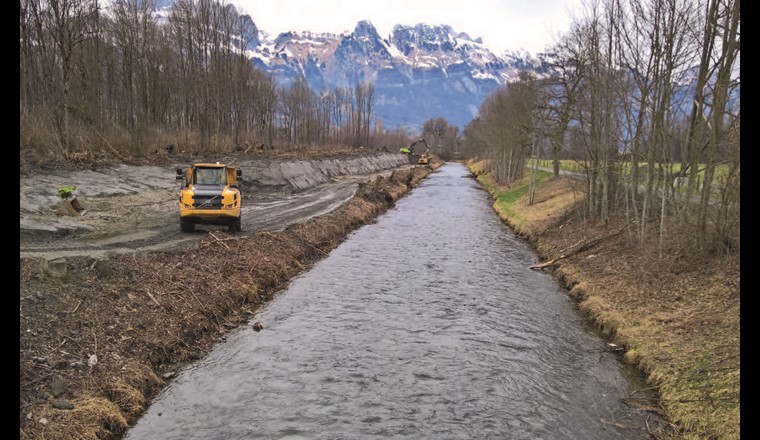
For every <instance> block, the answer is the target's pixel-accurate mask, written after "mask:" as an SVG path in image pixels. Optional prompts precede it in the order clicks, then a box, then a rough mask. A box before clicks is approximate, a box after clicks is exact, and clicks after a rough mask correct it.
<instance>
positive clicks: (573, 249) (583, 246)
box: [528, 224, 628, 269]
mask: <svg viewBox="0 0 760 440" xmlns="http://www.w3.org/2000/svg"><path fill="white" fill-rule="evenodd" d="M627 227H628V225H627V224H626V225H625V226H623V227H622V228H620V229H619V230H618V231H616V232H613V233H611V234H608V235H605V236H603V237H597V238H595V239H593V240H589V241H586V242H583V243H576V244H575V245H573V246H570V248H566V249H563V251H565V250H567V249H570V251H569V252H567V253H565V254H561V255H560V256H559V257H557V258H554V259H551V260H549V261H547V262H544V263H541V264H534V265H532V266H530V267H528V269H544V268H546V267H549V266H554V265H556V264H557V263H558V262H559V261H560V260H564V259H565V258H567V257H572V256H573V255H575V254H577V253H579V252H583V251H586V250H589V249H591V248H592V247H594V246H596V245H597V244H599V243H601V242H603V241H604V240H607V239H608V238H612V237H617V236H618V235H620V234H622V233H623V231H624V230H625V228H627Z"/></svg>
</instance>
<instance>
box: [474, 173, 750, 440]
mask: <svg viewBox="0 0 760 440" xmlns="http://www.w3.org/2000/svg"><path fill="white" fill-rule="evenodd" d="M468 165H469V166H470V169H471V170H472V171H473V173H474V174H476V175H478V180H479V181H480V182H481V183H482V184H483V186H484V187H485V188H486V189H487V190H488V191H489V192H490V193H491V194H492V196H493V198H494V200H495V202H494V209H495V210H496V211H497V212H498V214H499V216H500V217H502V218H503V219H504V220H505V221H506V222H507V223H508V224H510V225H512V226H513V227H514V228H515V229H516V231H517V232H518V233H521V234H522V235H524V236H526V237H528V239H529V240H531V242H532V243H533V244H534V245H535V246H536V248H537V250H538V252H539V254H540V255H541V256H542V258H546V259H552V258H557V257H559V256H560V255H562V254H563V252H565V251H566V250H567V249H568V248H571V247H573V246H575V245H577V244H579V243H584V242H589V241H590V240H593V239H595V238H598V237H604V236H607V235H610V233H611V232H614V231H617V230H620V229H621V228H623V225H624V224H625V220H624V219H623V218H612V219H610V222H609V223H608V224H607V225H604V224H601V223H598V224H597V223H593V222H589V221H583V220H582V219H581V216H579V215H575V211H574V209H573V205H574V204H575V202H576V201H577V200H579V199H580V198H582V197H583V194H582V187H573V182H572V181H571V180H560V179H556V180H555V179H548V178H543V179H540V184H539V187H538V190H537V192H536V202H535V203H534V204H532V205H528V204H527V203H526V200H525V199H527V197H526V196H525V191H524V190H523V188H524V186H525V183H524V182H522V181H520V182H515V183H514V184H513V185H511V186H510V187H501V186H497V185H496V184H495V183H494V182H493V180H491V179H490V177H489V175H488V174H487V173H484V172H483V164H482V163H472V162H471V163H468ZM547 214H548V215H547ZM653 235H655V234H653ZM652 238H653V240H656V237H652ZM656 248H657V246H656V245H655V244H651V245H649V244H648V245H647V246H645V247H644V248H643V249H642V248H641V247H640V246H638V245H636V244H635V243H634V240H630V239H629V237H628V235H627V234H626V233H623V234H620V235H618V236H615V237H613V238H610V239H607V240H604V241H602V242H600V243H599V244H598V245H596V246H594V247H592V248H590V249H588V250H586V251H584V252H579V253H577V254H575V255H573V256H571V257H568V258H566V259H562V260H560V261H559V263H558V264H557V265H556V266H555V267H556V269H555V274H556V275H557V276H558V277H559V278H560V280H561V282H563V284H565V285H566V287H567V288H568V289H570V290H569V294H570V296H572V297H573V298H574V299H575V300H576V301H577V304H578V308H579V310H580V311H581V313H583V314H584V316H586V317H587V318H588V319H589V320H590V321H591V322H593V323H595V325H596V326H597V327H598V328H600V329H601V330H602V331H603V332H604V333H606V334H607V335H609V336H610V337H611V338H612V339H613V340H614V341H615V342H616V343H617V344H618V345H621V346H624V347H625V348H626V353H625V359H626V360H628V361H629V362H632V363H634V364H636V365H637V366H638V367H639V368H640V369H641V370H642V371H643V372H644V373H645V374H646V375H647V378H648V381H649V382H650V383H651V385H652V386H653V387H655V388H656V389H657V390H658V391H659V395H660V402H661V409H662V411H663V412H664V413H665V414H666V415H667V417H668V419H669V420H670V421H671V422H672V423H673V428H674V429H673V432H670V433H660V434H659V435H660V436H662V437H675V438H685V439H736V438H739V437H740V426H739V425H740V423H739V421H740V402H739V392H740V347H739V339H740V325H739V324H740V319H739V305H740V301H739V256H738V255H728V256H726V255H715V256H696V255H697V254H696V253H694V254H691V253H690V252H688V250H684V249H679V248H678V247H677V246H676V244H675V243H674V244H673V247H671V248H669V252H666V253H665V255H664V256H663V257H660V256H659V255H658V254H657V252H656ZM526 270H528V269H527V268H526Z"/></svg>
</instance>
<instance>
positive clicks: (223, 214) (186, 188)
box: [177, 162, 243, 232]
mask: <svg viewBox="0 0 760 440" xmlns="http://www.w3.org/2000/svg"><path fill="white" fill-rule="evenodd" d="M241 180H242V173H241V171H240V169H238V168H236V167H233V166H230V165H224V164H220V163H219V162H216V163H196V164H194V165H191V166H189V167H187V168H184V169H183V168H177V181H179V182H180V185H181V189H180V192H179V227H180V230H181V231H182V232H193V231H194V230H195V225H196V224H206V225H227V228H228V230H229V231H230V232H240V231H241V229H242V228H241V223H240V220H241V206H242V202H243V196H242V194H241V192H240V187H239V183H240V181H241Z"/></svg>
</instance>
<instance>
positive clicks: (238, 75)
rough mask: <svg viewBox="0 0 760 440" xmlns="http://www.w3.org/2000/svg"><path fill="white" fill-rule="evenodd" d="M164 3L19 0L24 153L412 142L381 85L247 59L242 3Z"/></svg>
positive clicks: (58, 155)
mask: <svg viewBox="0 0 760 440" xmlns="http://www.w3.org/2000/svg"><path fill="white" fill-rule="evenodd" d="M106 4H107V10H106ZM154 4H155V1H152V0H113V1H109V2H105V1H103V0H21V2H20V7H21V24H20V36H21V40H20V41H21V42H20V44H21V47H20V95H21V96H20V97H21V102H20V104H21V114H20V131H21V139H20V141H21V146H20V148H21V152H22V157H25V156H29V157H38V158H41V157H46V158H55V159H56V160H61V159H62V160H67V159H77V158H82V157H86V156H92V155H94V154H97V153H98V152H100V151H103V152H107V153H108V154H117V155H122V156H144V155H146V154H149V153H151V152H153V151H155V150H157V149H158V150H161V149H164V148H172V149H173V148H175V147H176V149H177V151H180V150H181V151H186V152H203V151H216V152H218V151H231V150H233V149H238V150H239V149H242V148H247V147H248V146H255V147H256V148H260V149H263V148H281V147H300V148H305V147H314V146H347V147H360V146H371V145H377V146H385V145H390V146H392V147H393V149H394V150H395V151H398V148H399V147H401V146H404V145H407V144H408V142H409V138H408V136H407V133H405V132H404V131H403V130H396V131H393V132H386V131H385V130H383V128H382V121H378V119H377V118H376V117H375V115H374V114H373V100H374V87H373V85H372V84H359V85H357V86H356V87H354V88H336V89H334V90H331V91H326V92H323V93H320V94H317V93H315V92H314V91H312V90H311V89H310V88H309V86H308V84H307V83H306V81H305V80H304V79H303V78H297V79H295V80H294V81H292V83H291V84H290V85H289V86H287V87H278V86H277V85H276V83H275V81H274V80H273V79H272V78H271V77H269V76H267V75H266V74H265V73H263V72H262V71H260V70H258V69H256V68H255V67H254V66H253V65H252V64H251V63H250V61H249V59H248V58H247V56H246V53H245V48H246V45H247V44H246V43H247V42H248V40H250V39H251V38H254V37H255V35H254V28H253V23H252V21H251V20H250V18H248V17H247V16H241V15H239V14H238V13H237V11H236V9H235V7H234V6H232V5H230V4H228V3H225V2H224V1H218V0H177V1H176V2H174V4H173V6H172V7H171V9H170V11H169V13H168V15H166V16H164V17H158V16H157V15H156V14H155V13H154V12H155V11H154Z"/></svg>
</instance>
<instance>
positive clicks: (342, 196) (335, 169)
mask: <svg viewBox="0 0 760 440" xmlns="http://www.w3.org/2000/svg"><path fill="white" fill-rule="evenodd" d="M187 164H188V163H176V164H164V165H162V166H135V165H118V166H115V167H110V168H105V169H97V170H87V171H62V170H59V171H54V172H47V173H43V174H38V175H36V176H28V177H23V178H21V220H20V239H21V241H20V278H19V279H20V289H19V290H20V292H19V315H20V328H19V332H20V340H19V344H20V353H19V358H20V359H19V361H20V364H19V367H20V377H19V379H20V403H19V405H20V413H19V420H20V436H21V438H35V439H36V438H46V439H58V438H60V439H69V438H81V439H102V438H118V437H119V436H120V435H121V434H122V433H123V432H124V431H125V430H126V429H127V428H128V427H129V426H130V425H131V424H132V423H134V422H135V421H136V420H137V418H138V416H139V415H140V414H141V413H142V412H143V411H144V410H145V408H146V407H147V405H148V404H149V402H150V399H152V398H153V397H154V396H155V395H156V394H157V393H158V392H159V391H160V390H161V389H162V388H163V386H165V385H166V383H167V381H169V380H171V378H172V377H173V376H174V375H175V374H176V373H177V372H178V371H179V370H180V369H181V368H182V367H183V366H184V365H186V364H188V363H189V362H192V361H193V360H196V359H199V358H200V357H202V356H203V355H204V354H205V353H207V352H208V350H209V349H210V348H211V347H212V345H213V344H214V343H216V342H218V341H220V340H224V337H225V334H226V333H227V332H229V331H230V330H232V329H234V328H236V327H238V326H240V325H245V324H246V323H248V322H249V321H250V320H251V319H252V318H253V317H254V316H255V312H256V310H257V308H258V307H259V306H260V305H262V304H263V303H265V302H266V301H268V300H269V299H270V298H271V297H272V296H273V295H274V294H275V293H276V292H278V291H280V290H281V289H283V288H284V287H285V286H286V284H287V282H288V280H290V279H291V278H292V277H293V276H296V275H297V274H299V273H301V272H302V271H304V270H305V269H307V268H309V267H310V266H311V265H312V264H314V263H315V262H316V261H318V260H319V259H321V258H323V257H324V256H326V255H327V253H329V251H330V250H331V249H333V248H334V247H336V246H337V245H338V244H339V243H340V242H341V241H342V240H344V239H345V238H346V236H347V235H348V234H349V233H350V232H351V231H352V230H354V229H356V228H358V227H360V226H361V225H364V224H366V223H368V222H371V221H372V220H373V219H374V218H375V217H376V216H377V215H379V214H380V213H382V212H383V211H385V210H386V209H388V208H389V207H391V206H393V204H394V203H395V201H396V200H397V199H398V198H400V197H402V196H403V195H404V194H405V193H406V192H408V191H409V190H410V189H411V188H413V187H414V186H415V185H416V184H417V183H418V182H419V181H420V180H421V179H423V178H424V177H425V176H426V175H427V174H428V173H430V172H431V171H432V170H434V169H435V168H437V167H438V166H440V164H441V163H440V162H437V161H436V162H433V163H431V165H429V166H409V165H408V163H407V161H406V158H405V157H404V156H401V155H399V154H390V153H384V154H364V155H361V156H356V157H348V158H346V157H343V158H332V159H330V158H327V159H324V158H323V159H318V158H317V159H315V158H312V159H305V160H298V159H285V160H283V159H258V160H253V159H242V160H240V161H239V162H238V165H239V166H240V167H241V169H242V170H243V176H244V178H246V180H245V183H244V187H243V191H244V192H245V196H244V199H243V200H244V211H243V232H242V233H238V234H228V233H227V231H226V230H225V228H224V227H214V226H209V227H199V228H198V230H197V231H196V233H193V234H181V233H180V232H179V225H178V219H177V212H176V202H175V200H176V196H177V191H178V187H177V184H176V182H175V181H174V168H175V166H183V165H184V166H186V165H187ZM169 165H171V166H169ZM68 184H73V185H76V187H77V189H76V192H75V194H76V195H77V200H78V201H80V202H81V204H82V205H83V206H84V208H85V209H86V212H85V214H84V215H82V216H79V217H71V216H68V217H67V216H61V215H59V214H57V204H58V200H57V197H58V196H57V194H56V193H55V190H56V188H57V187H59V186H62V185H68Z"/></svg>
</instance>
